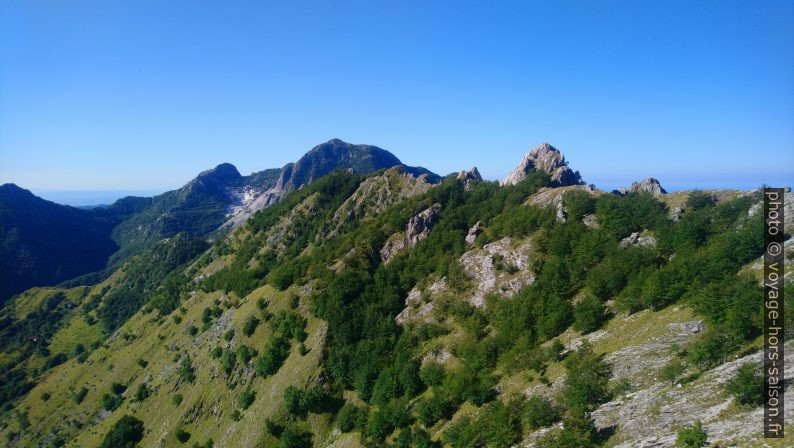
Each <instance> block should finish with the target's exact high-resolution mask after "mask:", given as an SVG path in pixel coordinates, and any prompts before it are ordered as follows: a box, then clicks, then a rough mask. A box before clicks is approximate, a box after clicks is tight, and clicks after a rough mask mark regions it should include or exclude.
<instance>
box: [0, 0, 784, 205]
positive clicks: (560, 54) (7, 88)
mask: <svg viewBox="0 0 794 448" xmlns="http://www.w3.org/2000/svg"><path fill="white" fill-rule="evenodd" d="M486 3H499V4H498V5H494V4H486ZM0 8H2V9H1V10H0V13H1V16H2V18H1V19H0V182H15V183H17V184H19V185H21V186H23V187H27V188H31V189H34V190H71V189H90V190H131V189H134V190H157V189H166V188H174V187H178V186H180V185H181V184H183V183H184V182H186V181H187V180H189V179H190V178H192V177H193V176H194V175H195V174H196V173H198V172H199V171H201V170H204V169H206V168H209V167H212V166H214V165H216V164H218V163H220V162H231V163H234V164H235V165H236V166H237V167H238V168H239V170H240V171H241V172H242V173H243V174H247V173H250V172H252V171H258V170H261V169H264V168H269V167H279V166H282V165H283V164H284V163H286V162H289V161H293V160H296V159H297V158H298V157H299V156H300V155H301V154H302V153H304V152H305V151H307V150H308V149H310V148H311V147H312V146H314V145H315V144H318V143H321V142H323V141H326V140H328V139H330V138H333V137H338V138H341V139H343V140H346V141H350V142H353V143H370V144H375V145H378V146H381V147H383V148H385V149H388V150H390V151H392V152H393V153H394V154H395V155H397V156H398V157H400V158H401V159H402V160H403V161H404V162H405V163H409V164H417V165H424V166H426V167H427V168H430V169H431V170H433V171H436V172H438V173H441V174H446V173H448V172H451V171H456V170H460V169H463V168H468V167H471V166H472V165H476V166H478V167H479V168H480V170H481V172H482V173H483V175H484V176H485V177H486V178H491V179H497V178H501V177H502V176H504V175H505V174H506V173H507V172H508V171H510V170H511V169H512V168H513V167H514V166H515V165H516V164H517V162H518V161H519V160H520V159H521V157H522V155H523V154H524V153H525V152H526V151H527V150H528V149H529V148H531V147H532V146H534V145H536V144H538V143H540V142H544V141H547V142H550V143H551V144H553V145H555V146H557V147H558V148H560V149H561V150H562V151H563V153H565V154H566V156H567V157H568V159H569V160H570V162H571V166H573V167H574V168H576V169H579V170H580V171H581V172H582V174H583V176H584V178H585V180H586V181H588V182H594V183H596V184H597V185H598V186H602V187H613V186H618V185H622V184H626V183H629V182H630V181H632V180H635V179H640V178H644V177H647V176H655V177H657V178H659V179H660V180H661V181H662V183H663V185H666V186H669V187H671V188H682V187H701V188H707V187H740V188H747V187H755V186H758V185H759V184H761V183H763V182H766V183H769V184H786V185H791V184H793V183H794V31H793V30H794V2H791V1H774V0H765V1H758V2H751V1H738V2H734V1H703V2H701V1H697V2H693V1H682V2H671V1H654V2H651V1H597V2H595V1H561V2H557V1H554V2H523V1H521V2H514V3H510V2H471V3H469V2H459V1H456V2H435V1H432V2H430V1H417V2H413V1H389V2H386V1H372V0H370V1H361V2H344V3H343V2H336V1H333V2H331V1H321V2H303V1H284V2H263V1H251V2H243V1H232V0H224V1H146V0H143V1H142V0H130V1H111V0H101V1H96V0H81V1H79V2H72V1H52V0H48V1H43V0H6V1H3V2H0Z"/></svg>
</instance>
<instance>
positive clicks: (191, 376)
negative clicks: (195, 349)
mask: <svg viewBox="0 0 794 448" xmlns="http://www.w3.org/2000/svg"><path fill="white" fill-rule="evenodd" d="M176 373H177V375H179V378H181V379H182V380H183V381H187V382H188V383H192V382H194V381H196V373H195V371H194V369H193V365H192V364H191V363H190V356H187V355H185V357H184V358H182V364H180V366H179V369H177V371H176Z"/></svg>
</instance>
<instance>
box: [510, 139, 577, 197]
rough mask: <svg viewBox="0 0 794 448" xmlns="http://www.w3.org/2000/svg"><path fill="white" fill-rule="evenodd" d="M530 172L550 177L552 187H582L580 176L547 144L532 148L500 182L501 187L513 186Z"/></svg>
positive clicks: (555, 149) (560, 154)
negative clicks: (537, 172)
mask: <svg viewBox="0 0 794 448" xmlns="http://www.w3.org/2000/svg"><path fill="white" fill-rule="evenodd" d="M530 171H542V172H544V173H546V174H548V175H549V176H550V177H551V182H552V185H553V186H556V187H562V186H567V185H582V184H583V183H584V182H582V176H581V175H579V172H578V171H574V170H572V169H571V168H569V167H568V162H567V161H566V160H565V156H563V155H562V153H561V152H560V151H559V150H558V149H557V148H555V147H553V146H551V145H550V144H548V143H542V144H540V145H538V146H536V147H534V148H532V149H531V150H530V151H529V152H528V153H527V154H526V155H525V156H524V158H523V159H522V160H521V163H519V164H518V166H517V167H516V169H514V170H513V172H512V173H510V174H508V176H507V177H505V179H504V180H503V181H502V182H501V184H502V185H515V184H517V183H519V182H521V181H522V180H524V179H525V178H526V177H527V173H528V172H530Z"/></svg>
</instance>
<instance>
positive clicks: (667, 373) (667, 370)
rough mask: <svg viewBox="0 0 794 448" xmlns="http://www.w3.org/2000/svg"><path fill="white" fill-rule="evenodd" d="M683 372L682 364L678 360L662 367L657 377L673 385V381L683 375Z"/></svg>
mask: <svg viewBox="0 0 794 448" xmlns="http://www.w3.org/2000/svg"><path fill="white" fill-rule="evenodd" d="M684 370H686V369H685V368H684V364H683V363H682V362H681V361H680V360H678V359H673V360H672V361H670V362H668V363H667V365H665V366H664V367H662V370H660V371H659V377H660V378H661V379H663V380H665V381H669V382H670V384H671V385H672V384H675V380H677V379H678V377H679V376H681V374H682V373H684Z"/></svg>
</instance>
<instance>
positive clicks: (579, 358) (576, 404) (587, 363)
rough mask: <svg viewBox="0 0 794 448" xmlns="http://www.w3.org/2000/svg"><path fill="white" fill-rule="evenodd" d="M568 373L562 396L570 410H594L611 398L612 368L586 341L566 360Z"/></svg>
mask: <svg viewBox="0 0 794 448" xmlns="http://www.w3.org/2000/svg"><path fill="white" fill-rule="evenodd" d="M565 370H566V371H567V375H566V378H565V385H564V387H563V390H562V397H563V401H564V403H565V405H566V407H567V408H568V409H569V410H574V409H586V410H594V409H595V408H596V407H597V406H598V405H599V404H601V403H604V402H606V401H607V400H609V397H610V394H609V377H610V376H611V375H612V369H611V367H610V366H609V364H607V363H606V362H604V361H603V359H602V357H601V356H598V355H596V354H595V353H593V349H592V347H591V346H590V344H589V343H588V342H587V341H585V342H583V343H582V345H581V347H579V349H578V350H577V351H576V352H574V353H572V354H571V355H569V356H568V358H567V359H566V360H565Z"/></svg>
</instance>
